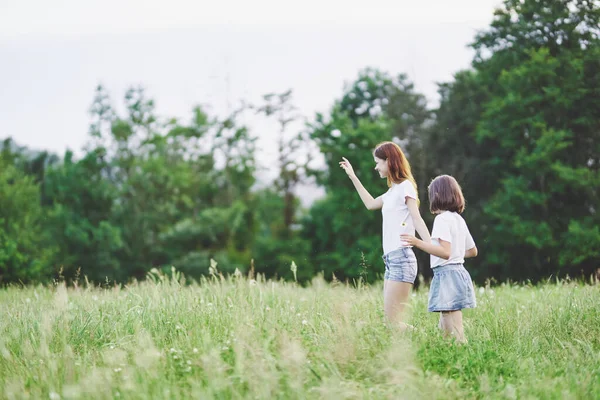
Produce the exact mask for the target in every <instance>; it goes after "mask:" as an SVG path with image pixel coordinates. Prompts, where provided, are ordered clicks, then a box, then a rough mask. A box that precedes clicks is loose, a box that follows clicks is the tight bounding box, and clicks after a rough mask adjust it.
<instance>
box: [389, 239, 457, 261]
mask: <svg viewBox="0 0 600 400" xmlns="http://www.w3.org/2000/svg"><path fill="white" fill-rule="evenodd" d="M400 236H401V237H402V240H403V241H405V242H406V243H408V244H409V245H411V246H415V247H417V248H419V249H421V250H423V251H426V252H427V253H429V254H432V255H434V256H436V257H439V258H443V259H444V260H447V259H449V258H450V253H451V250H452V243H450V242H447V241H445V240H442V239H438V241H439V242H440V245H439V246H437V245H435V244H433V243H431V242H424V241H422V240H420V239H417V238H416V237H414V236H413V235H400Z"/></svg>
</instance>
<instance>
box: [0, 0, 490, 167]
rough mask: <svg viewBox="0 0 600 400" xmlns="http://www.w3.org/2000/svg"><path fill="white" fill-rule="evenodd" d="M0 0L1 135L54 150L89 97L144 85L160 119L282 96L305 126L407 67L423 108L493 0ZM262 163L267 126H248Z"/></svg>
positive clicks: (462, 63)
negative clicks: (370, 70)
mask: <svg viewBox="0 0 600 400" xmlns="http://www.w3.org/2000/svg"><path fill="white" fill-rule="evenodd" d="M288 3H290V2H285V1H281V0H278V1H274V0H253V1H247V0H236V1H233V0H227V1H224V0H218V1H182V0H170V1H155V0H143V1H142V0H132V1H127V0H118V1H117V0H102V1H99V0H85V1H82V0H55V1H47V0H31V1H27V0H0V138H5V137H7V136H12V137H13V138H14V139H15V140H16V141H17V142H18V143H19V144H23V145H27V146H30V147H33V148H36V149H48V150H52V151H56V152H59V153H63V152H64V150H65V149H67V148H70V149H72V150H74V151H76V152H79V151H80V150H81V147H82V146H83V145H84V143H85V141H86V139H87V129H88V124H89V116H88V109H89V106H90V104H91V101H92V97H93V93H94V88H95V87H96V85H97V84H98V83H102V84H103V85H105V86H106V88H107V89H108V91H109V92H110V94H111V96H112V98H113V102H114V103H115V105H122V101H121V99H122V97H123V94H124V92H125V90H126V89H127V87H128V86H130V85H135V84H142V85H143V86H145V87H146V88H147V92H148V95H149V96H151V97H152V98H154V99H155V100H156V103H157V113H158V114H159V115H162V116H174V117H180V118H183V119H187V118H189V117H190V115H191V113H190V110H191V109H192V107H193V106H194V105H196V104H205V105H209V106H210V110H209V111H210V112H212V113H213V114H217V115H223V114H225V113H226V112H227V110H228V109H229V107H230V106H232V105H235V104H237V103H238V102H239V100H241V99H245V100H248V101H255V102H256V101H258V100H259V99H260V96H261V95H262V94H264V93H268V92H281V91H284V90H286V89H288V88H291V89H293V91H294V99H295V104H296V105H297V107H298V108H299V109H300V111H301V112H302V113H303V114H304V115H305V116H307V117H308V118H311V117H312V116H314V114H315V112H317V111H324V112H326V111H327V110H328V109H329V108H330V106H331V105H332V103H333V101H334V100H335V99H336V98H339V97H340V95H341V93H342V88H343V85H344V82H349V81H352V80H353V79H355V78H356V77H357V73H358V71H359V70H360V69H361V68H364V67H367V66H372V67H377V68H381V69H383V70H385V71H387V72H389V73H391V74H398V73H400V72H405V73H407V74H408V75H409V77H410V79H411V80H413V81H414V82H415V85H416V89H417V90H418V91H420V92H421V93H423V94H425V95H426V96H427V98H428V99H429V101H430V102H431V104H436V103H437V100H438V96H437V91H436V90H437V86H436V82H443V81H449V80H451V79H452V76H453V74H454V73H455V72H457V71H458V70H460V69H463V68H467V67H468V66H469V64H470V61H471V59H472V55H473V53H472V51H471V50H470V49H469V48H468V47H467V45H468V43H470V42H471V41H472V40H473V38H474V36H475V34H476V32H477V31H478V30H481V29H485V28H486V27H487V26H488V25H489V23H490V21H491V19H492V16H493V10H494V8H495V7H496V6H497V5H498V4H500V2H499V1H492V0H456V1H452V2H450V1H447V0H443V1H442V0H429V1H426V2H425V1H422V2H417V1H415V0H410V1H405V0H394V1H380V0H371V1H361V2H358V1H348V0H343V1H342V0H328V1H323V0H321V1H314V0H305V1H302V2H293V4H288ZM252 128H253V130H254V132H255V133H256V134H257V135H258V136H259V137H260V140H261V143H260V148H261V152H262V154H261V160H263V163H268V162H269V161H270V160H273V159H274V155H275V146H273V145H269V142H270V141H269V140H268V139H269V137H270V136H271V137H272V135H274V134H275V132H274V131H273V130H272V129H271V128H272V127H270V126H266V125H264V126H262V125H260V123H257V124H256V125H255V126H252Z"/></svg>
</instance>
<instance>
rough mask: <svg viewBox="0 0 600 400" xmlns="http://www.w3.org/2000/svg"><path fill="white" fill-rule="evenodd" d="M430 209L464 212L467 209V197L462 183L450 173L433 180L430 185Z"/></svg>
mask: <svg viewBox="0 0 600 400" xmlns="http://www.w3.org/2000/svg"><path fill="white" fill-rule="evenodd" d="M427 190H428V191H429V210H430V211H431V212H432V213H435V212H436V211H452V212H457V213H459V214H460V213H462V212H463V211H464V210H465V197H464V196H463V193H462V189H461V188H460V185H459V184H458V182H457V181H456V179H454V178H453V177H452V176H450V175H440V176H438V177H436V178H435V179H434V180H432V181H431V183H430V184H429V187H428V188H427Z"/></svg>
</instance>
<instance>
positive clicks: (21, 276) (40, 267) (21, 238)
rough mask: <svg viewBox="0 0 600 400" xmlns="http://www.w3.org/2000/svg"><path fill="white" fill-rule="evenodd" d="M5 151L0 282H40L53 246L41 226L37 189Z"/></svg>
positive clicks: (0, 161) (0, 162)
mask: <svg viewBox="0 0 600 400" xmlns="http://www.w3.org/2000/svg"><path fill="white" fill-rule="evenodd" d="M7 153H8V152H3V154H2V156H0V283H8V282H17V281H19V282H23V283H30V282H34V281H37V282H40V281H44V280H46V279H49V278H50V277H51V275H52V272H53V271H52V269H51V267H50V260H51V258H52V255H53V252H54V250H55V249H54V247H53V245H52V242H50V240H49V237H48V235H46V233H45V232H44V230H43V228H42V222H43V220H44V210H43V209H42V207H41V201H40V189H39V186H38V185H37V184H36V183H35V178H34V177H32V176H28V175H26V174H25V173H24V172H23V171H21V170H19V169H18V168H17V167H16V166H15V165H14V164H13V162H14V160H15V159H14V158H9V159H5V156H6V155H7Z"/></svg>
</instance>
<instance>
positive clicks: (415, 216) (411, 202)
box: [406, 197, 431, 243]
mask: <svg viewBox="0 0 600 400" xmlns="http://www.w3.org/2000/svg"><path fill="white" fill-rule="evenodd" d="M406 206H407V207H408V212H409V213H410V216H411V217H412V220H413V224H414V225H415V230H416V231H417V233H418V234H419V236H420V237H421V239H422V240H423V241H424V242H427V243H429V242H431V236H430V235H429V230H428V229H427V225H425V221H423V217H421V213H420V212H419V206H418V205H417V201H416V200H415V199H413V198H412V197H407V198H406Z"/></svg>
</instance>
